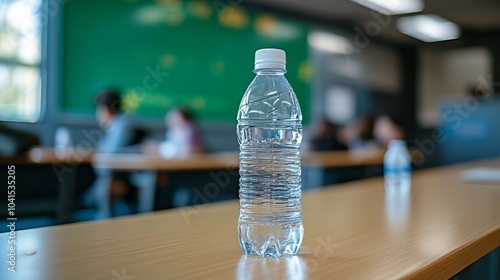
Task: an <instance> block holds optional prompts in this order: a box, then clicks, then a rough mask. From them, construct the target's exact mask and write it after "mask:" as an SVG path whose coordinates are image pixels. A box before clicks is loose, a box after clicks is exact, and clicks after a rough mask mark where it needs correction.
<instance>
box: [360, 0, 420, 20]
mask: <svg viewBox="0 0 500 280" xmlns="http://www.w3.org/2000/svg"><path fill="white" fill-rule="evenodd" d="M351 1H353V2H356V3H358V4H360V5H362V6H365V7H367V8H369V9H372V10H374V11H376V12H379V13H381V14H384V15H388V16H389V15H399V14H408V13H416V12H420V11H422V10H423V9H424V3H423V2H422V0H351Z"/></svg>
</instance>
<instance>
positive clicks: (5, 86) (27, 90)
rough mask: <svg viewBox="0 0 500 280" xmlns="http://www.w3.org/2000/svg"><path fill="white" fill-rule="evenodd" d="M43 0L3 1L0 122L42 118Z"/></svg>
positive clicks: (0, 17)
mask: <svg viewBox="0 0 500 280" xmlns="http://www.w3.org/2000/svg"><path fill="white" fill-rule="evenodd" d="M41 7H42V0H0V120H4V121H23V122H36V121H37V120H38V118H39V116H40V107H41V106H40V104H41V81H40V57H41V29H42V28H41V27H42V26H41V20H40V13H41Z"/></svg>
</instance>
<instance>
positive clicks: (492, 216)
mask: <svg viewBox="0 0 500 280" xmlns="http://www.w3.org/2000/svg"><path fill="white" fill-rule="evenodd" d="M478 166H484V167H500V161H483V162H475V163H469V164H464V165H456V166H449V167H442V168H435V169H429V170H423V171H418V172H415V173H414V174H413V177H412V190H411V193H410V194H409V195H406V196H405V195H388V194H385V192H384V189H383V179H382V178H374V179H367V180H361V181H355V182H351V183H346V184H342V185H339V186H336V187H330V188H324V189H319V190H315V191H311V192H308V193H305V194H304V196H303V216H304V224H305V238H304V242H303V244H302V247H301V249H300V252H299V254H298V255H297V256H293V257H285V258H280V259H271V258H267V259H261V258H259V257H256V256H244V255H242V252H241V249H240V247H239V244H238V239H237V218H238V202H237V201H228V202H223V203H217V204H212V205H200V206H196V207H191V208H180V209H173V210H167V211H159V212H155V213H149V214H141V215H136V216H131V217H125V218H117V219H112V220H105V221H100V222H86V223H79V224H70V225H62V226H55V227H48V228H40V229H31V230H24V231H19V232H17V246H18V247H17V264H18V267H17V272H16V274H8V273H9V272H8V271H7V270H6V269H2V270H0V278H1V279H106V280H109V279H113V278H114V279H264V278H266V279H287V278H294V279H306V278H308V279H394V278H413V279H445V278H448V277H451V276H453V275H454V274H456V273H457V272H459V271H460V270H461V269H463V268H464V267H466V266H467V265H469V264H471V263H472V262H474V261H476V260H477V259H479V258H480V257H482V256H484V255H486V254H487V253H488V252H490V251H492V250H494V249H495V248H497V247H498V246H500V215H499V213H500V185H499V184H481V183H464V182H461V180H460V172H461V171H462V170H464V169H467V168H471V167H478ZM6 246H7V234H5V233H4V234H2V235H0V247H1V251H2V252H6V251H7V248H6ZM3 266H4V267H5V263H4V264H3ZM6 276H8V278H6ZM120 277H121V278H120ZM125 277H128V278H125ZM132 277H135V278H132Z"/></svg>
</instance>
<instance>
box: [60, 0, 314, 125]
mask: <svg viewBox="0 0 500 280" xmlns="http://www.w3.org/2000/svg"><path fill="white" fill-rule="evenodd" d="M229 3H232V4H237V1H230V2H229ZM63 38H64V40H63V47H64V48H63V49H64V59H63V73H62V74H63V80H62V81H63V93H62V94H61V96H62V98H61V100H60V101H61V102H60V104H61V109H62V111H63V112H68V113H88V114H91V113H93V112H94V104H93V96H94V95H95V94H96V91H97V90H99V89H102V88H103V87H106V86H115V87H119V88H120V89H122V91H123V94H124V96H123V98H124V101H123V102H124V105H125V109H126V110H127V111H128V112H130V113H132V114H136V115H139V116H143V117H162V116H163V115H164V114H165V113H166V112H167V111H168V110H169V108H172V107H174V106H186V107H188V108H190V109H192V110H193V111H194V112H195V114H196V115H197V117H199V118H200V119H202V120H232V121H234V120H235V118H236V112H237V109H238V105H239V102H240V100H241V97H242V95H243V93H244V91H245V89H246V87H247V86H248V84H249V83H250V82H251V80H252V79H253V77H254V74H253V73H252V70H253V59H254V53H255V50H257V49H259V48H264V47H273V48H281V49H284V50H285V51H286V52H287V60H288V61H287V62H288V63H287V69H288V73H287V75H286V76H287V78H288V80H289V81H290V83H291V84H292V87H293V88H294V89H295V91H296V93H297V96H298V98H299V101H300V103H301V107H302V110H303V113H304V120H305V122H307V121H308V117H309V93H310V86H309V81H310V76H311V70H310V69H311V67H310V65H309V62H308V55H307V54H308V48H307V27H306V26H305V25H303V24H301V23H300V22H297V21H295V20H293V19H290V18H285V17H282V16H277V15H275V14H271V13H268V12H265V11H260V10H256V9H251V8H246V7H241V6H236V5H233V6H232V5H230V4H228V2H223V1H219V0H216V1H204V0H203V1H202V0H192V1H180V0H179V1H175V0H162V1H139V0H136V1H126V0H106V1H103V0H75V1H70V2H68V3H67V4H66V5H64V36H63Z"/></svg>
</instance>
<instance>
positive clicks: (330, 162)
mask: <svg viewBox="0 0 500 280" xmlns="http://www.w3.org/2000/svg"><path fill="white" fill-rule="evenodd" d="M384 154H385V151H384V150H371V151H363V152H349V151H333V152H314V153H303V154H302V165H303V166H316V167H351V166H365V165H381V164H382V163H383V160H384ZM93 163H94V166H95V167H97V168H109V169H114V170H121V171H139V170H158V171H191V170H214V169H237V168H238V165H239V154H238V153H237V152H225V153H214V154H197V155H190V156H188V157H185V158H174V159H164V158H161V157H160V156H157V155H144V154H94V156H93Z"/></svg>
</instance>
